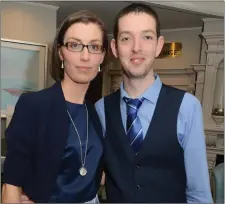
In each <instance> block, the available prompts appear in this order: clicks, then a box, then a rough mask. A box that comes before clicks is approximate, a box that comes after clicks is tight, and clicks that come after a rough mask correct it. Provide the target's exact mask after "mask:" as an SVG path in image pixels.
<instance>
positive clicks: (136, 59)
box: [130, 57, 145, 65]
mask: <svg viewBox="0 0 225 204" xmlns="http://www.w3.org/2000/svg"><path fill="white" fill-rule="evenodd" d="M144 60H145V59H144V58H143V57H132V58H131V60H130V61H131V62H132V63H133V64H136V65H138V64H141V63H142V62H143V61H144Z"/></svg>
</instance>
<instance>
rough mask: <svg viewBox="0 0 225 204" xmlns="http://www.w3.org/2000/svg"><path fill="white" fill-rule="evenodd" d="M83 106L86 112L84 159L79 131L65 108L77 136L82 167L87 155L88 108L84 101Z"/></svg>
mask: <svg viewBox="0 0 225 204" xmlns="http://www.w3.org/2000/svg"><path fill="white" fill-rule="evenodd" d="M85 108H86V113H87V139H86V148H85V152H84V159H83V151H82V142H81V138H80V135H79V132H78V130H77V128H76V125H75V123H74V122H73V119H72V117H71V115H70V113H69V111H68V110H67V113H68V115H69V118H70V120H71V122H72V124H73V127H74V129H75V131H76V133H77V136H78V139H79V143H80V159H81V164H82V167H84V165H85V162H86V155H87V145H88V110H87V106H86V103H85Z"/></svg>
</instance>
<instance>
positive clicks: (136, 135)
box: [124, 97, 144, 153]
mask: <svg viewBox="0 0 225 204" xmlns="http://www.w3.org/2000/svg"><path fill="white" fill-rule="evenodd" d="M143 100H144V99H129V98H126V97H124V101H125V102H126V103H127V136H128V138H129V140H130V145H131V146H132V148H133V150H134V152H135V153H137V152H138V151H139V149H140V147H141V144H142V142H143V130H142V126H141V121H140V119H139V117H138V115H137V111H138V109H139V108H140V106H141V104H142V102H143Z"/></svg>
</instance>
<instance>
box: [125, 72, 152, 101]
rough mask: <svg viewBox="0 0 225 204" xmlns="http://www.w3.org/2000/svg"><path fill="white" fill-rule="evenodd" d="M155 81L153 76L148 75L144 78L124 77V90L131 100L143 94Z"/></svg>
mask: <svg viewBox="0 0 225 204" xmlns="http://www.w3.org/2000/svg"><path fill="white" fill-rule="evenodd" d="M154 81H155V77H154V74H153V73H152V74H151V75H150V74H149V75H148V76H146V77H145V78H136V79H135V78H127V77H126V76H124V79H123V84H124V90H125V91H126V92H127V93H128V95H129V96H130V97H131V98H138V97H140V95H141V94H143V93H144V92H145V91H146V90H147V89H148V88H149V87H150V86H152V84H153V83H154Z"/></svg>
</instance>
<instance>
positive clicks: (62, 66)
mask: <svg viewBox="0 0 225 204" xmlns="http://www.w3.org/2000/svg"><path fill="white" fill-rule="evenodd" d="M61 68H62V69H64V64H63V60H62V65H61Z"/></svg>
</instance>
